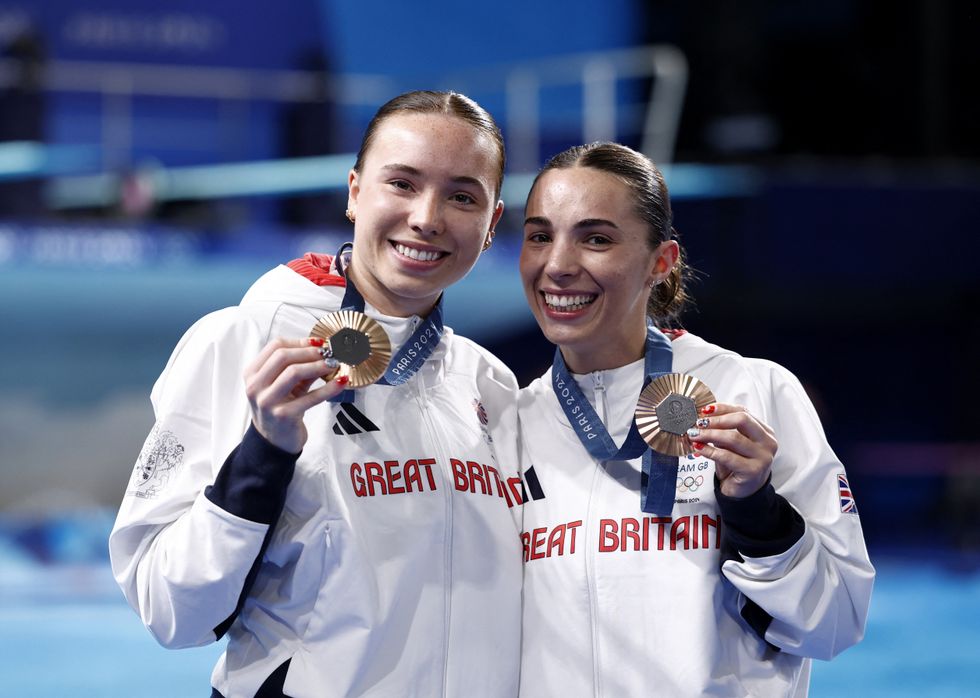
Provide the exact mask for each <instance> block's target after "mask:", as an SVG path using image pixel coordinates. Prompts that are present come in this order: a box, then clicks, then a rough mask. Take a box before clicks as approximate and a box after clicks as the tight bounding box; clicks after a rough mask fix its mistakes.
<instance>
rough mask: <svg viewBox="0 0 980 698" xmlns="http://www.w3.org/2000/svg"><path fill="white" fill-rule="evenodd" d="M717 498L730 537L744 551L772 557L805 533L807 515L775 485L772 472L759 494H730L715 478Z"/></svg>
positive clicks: (746, 553)
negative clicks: (796, 507) (793, 505)
mask: <svg viewBox="0 0 980 698" xmlns="http://www.w3.org/2000/svg"><path fill="white" fill-rule="evenodd" d="M715 499H716V500H717V501H718V508H719V509H720V510H721V518H722V521H724V524H725V529H726V531H727V535H728V538H729V539H730V540H731V542H732V543H733V544H734V545H735V547H736V548H737V550H738V552H739V553H740V554H741V555H744V556H747V557H768V556H770V555H779V554H781V553H784V552H786V551H787V550H789V549H790V548H792V547H793V546H794V545H795V544H796V542H797V541H798V540H799V539H800V538H802V537H803V531H804V530H805V528H806V527H805V524H804V523H803V517H801V516H800V515H799V513H798V512H797V511H796V509H794V508H793V507H792V506H790V503H789V502H788V501H786V499H785V498H784V497H783V496H782V495H780V494H778V493H777V492H776V490H775V488H773V486H772V476H771V475H770V477H769V479H768V480H766V484H765V485H763V486H762V488H760V489H759V491H758V492H756V493H755V494H751V495H749V496H748V497H728V496H726V495H724V494H722V492H721V486H720V482H719V480H718V478H715Z"/></svg>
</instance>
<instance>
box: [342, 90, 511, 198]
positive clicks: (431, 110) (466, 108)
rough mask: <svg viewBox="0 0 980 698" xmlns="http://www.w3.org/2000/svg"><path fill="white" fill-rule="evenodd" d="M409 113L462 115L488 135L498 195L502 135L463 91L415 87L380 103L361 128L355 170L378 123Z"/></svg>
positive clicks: (461, 117) (502, 152)
mask: <svg viewBox="0 0 980 698" xmlns="http://www.w3.org/2000/svg"><path fill="white" fill-rule="evenodd" d="M404 112H408V113H412V114H446V115H448V116H455V117H457V118H459V119H462V120H463V121H465V122H466V123H468V124H469V125H470V126H472V127H473V128H475V129H476V130H477V131H480V132H482V133H484V134H486V135H487V136H489V137H490V140H492V141H493V144H494V146H496V149H497V156H498V157H497V160H498V166H497V182H496V185H497V188H496V190H495V191H494V201H493V203H496V199H499V198H500V188H501V187H502V186H503V183H504V164H505V155H504V137H503V134H501V132H500V127H499V126H497V122H496V121H494V119H493V117H492V116H490V113H489V112H487V110H486V109H484V108H483V107H481V106H480V105H479V104H477V103H476V102H474V101H473V100H472V99H470V98H469V97H467V96H466V95H462V94H459V93H458V92H432V91H429V90H417V91H415V92H406V93H404V94H401V95H398V96H397V97H395V98H394V99H391V100H389V101H387V102H385V103H384V104H383V105H381V108H380V109H378V111H377V113H376V114H375V115H374V117H373V118H372V119H371V122H370V123H369V124H368V126H367V130H365V131H364V138H363V140H362V141H361V149H360V150H358V151H357V161H356V162H355V163H354V170H355V171H356V172H360V171H361V167H362V166H363V164H364V158H365V157H366V156H367V152H368V150H370V149H371V144H372V143H373V142H374V136H375V133H376V132H377V130H378V127H379V126H380V125H381V124H382V122H384V120H385V119H387V118H388V117H389V116H393V115H395V114H399V113H404Z"/></svg>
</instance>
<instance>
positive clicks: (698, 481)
mask: <svg viewBox="0 0 980 698" xmlns="http://www.w3.org/2000/svg"><path fill="white" fill-rule="evenodd" d="M703 484H704V475H697V476H695V475H688V476H687V477H679V478H677V491H678V492H697V491H698V490H699V489H700V488H701V485H703Z"/></svg>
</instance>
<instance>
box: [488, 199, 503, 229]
mask: <svg viewBox="0 0 980 698" xmlns="http://www.w3.org/2000/svg"><path fill="white" fill-rule="evenodd" d="M503 215H504V201H503V199H501V200H500V201H498V202H497V208H495V209H494V210H493V218H491V219H490V230H496V228H497V223H499V222H500V217H501V216H503Z"/></svg>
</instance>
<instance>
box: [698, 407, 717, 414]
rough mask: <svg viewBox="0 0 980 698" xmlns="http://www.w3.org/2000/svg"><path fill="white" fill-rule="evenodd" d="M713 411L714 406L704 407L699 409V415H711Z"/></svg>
mask: <svg viewBox="0 0 980 698" xmlns="http://www.w3.org/2000/svg"><path fill="white" fill-rule="evenodd" d="M714 411H715V406H714V405H706V406H705V407H702V408H701V414H712V413H713V412H714Z"/></svg>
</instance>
